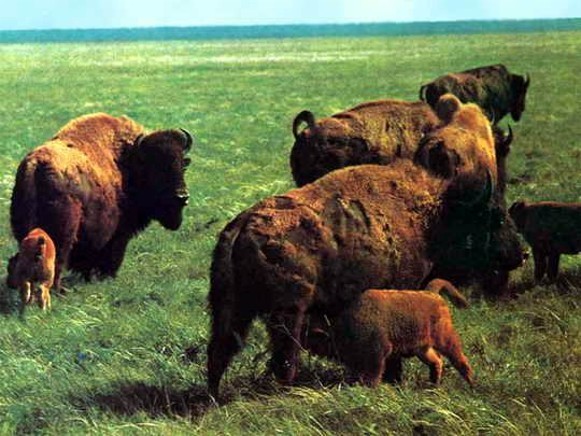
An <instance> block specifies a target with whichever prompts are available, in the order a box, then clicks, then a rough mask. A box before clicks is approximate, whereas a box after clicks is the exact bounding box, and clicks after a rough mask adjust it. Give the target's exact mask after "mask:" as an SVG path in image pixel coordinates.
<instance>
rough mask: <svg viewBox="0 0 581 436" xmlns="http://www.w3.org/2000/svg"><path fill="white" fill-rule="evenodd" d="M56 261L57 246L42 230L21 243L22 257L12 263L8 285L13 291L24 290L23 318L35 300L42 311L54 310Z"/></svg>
mask: <svg viewBox="0 0 581 436" xmlns="http://www.w3.org/2000/svg"><path fill="white" fill-rule="evenodd" d="M55 258H56V250H55V246H54V243H53V241H52V239H51V238H50V236H48V234H47V233H46V232H45V231H44V230H42V229H39V228H36V229H33V230H31V231H30V233H28V235H26V237H25V238H24V239H23V240H22V241H20V248H19V251H18V253H17V254H16V255H14V256H12V258H11V259H10V261H9V262H8V277H7V280H6V281H7V284H8V286H10V287H11V288H18V289H19V290H20V300H21V304H20V313H21V314H23V313H24V308H25V307H26V305H27V304H29V303H30V302H31V301H32V299H33V298H34V299H36V300H37V302H38V305H39V307H40V308H41V309H42V310H46V308H47V307H48V308H50V288H51V287H52V285H53V281H54V271H55ZM35 285H38V287H36V286H35ZM32 291H34V293H32Z"/></svg>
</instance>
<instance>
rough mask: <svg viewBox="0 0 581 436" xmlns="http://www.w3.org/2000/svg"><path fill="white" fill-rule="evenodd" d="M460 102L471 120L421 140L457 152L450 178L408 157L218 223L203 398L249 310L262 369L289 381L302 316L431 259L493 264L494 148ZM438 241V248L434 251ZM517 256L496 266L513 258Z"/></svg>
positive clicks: (414, 282) (409, 274) (239, 341)
mask: <svg viewBox="0 0 581 436" xmlns="http://www.w3.org/2000/svg"><path fill="white" fill-rule="evenodd" d="M466 106H468V107H466ZM466 106H465V105H462V104H460V103H458V104H457V105H450V106H449V107H450V108H451V109H450V110H453V111H464V110H468V111H469V112H470V113H471V114H472V115H473V116H474V117H476V118H477V119H470V116H469V115H468V114H466V115H463V114H457V116H452V115H451V116H450V117H449V118H450V123H449V124H448V125H446V126H445V127H444V128H442V129H439V131H438V132H437V134H436V133H433V134H431V136H429V137H428V140H429V141H430V142H429V143H428V144H427V145H426V146H427V147H429V148H433V150H431V151H429V150H428V154H429V156H430V157H432V158H434V159H436V160H437V161H438V162H440V161H442V162H443V161H444V160H445V159H447V158H448V157H449V156H451V155H453V154H454V148H456V147H457V148H458V150H457V151H456V154H457V155H459V156H462V159H458V160H456V161H455V162H456V163H457V165H458V167H457V168H456V170H455V171H454V176H453V177H451V178H442V177H440V176H438V175H437V174H438V171H437V169H436V171H434V172H435V173H436V174H434V173H431V172H428V170H426V169H424V168H422V167H420V166H418V165H415V164H414V163H413V162H411V161H410V160H407V159H402V160H397V161H396V162H394V163H392V164H391V165H388V166H379V165H361V166H355V167H349V168H344V169H341V170H337V171H333V172H331V173H330V174H328V175H326V176H325V177H323V178H321V179H319V180H317V181H316V182H314V183H311V184H308V185H306V186H304V187H302V188H298V189H295V190H292V191H290V192H288V193H287V194H285V195H279V196H275V197H271V198H268V199H266V200H263V201H261V202H259V203H258V204H257V205H255V206H254V207H252V208H250V209H248V210H246V211H244V212H242V213H241V214H240V215H238V216H237V217H236V218H235V219H234V220H233V221H231V222H230V223H229V224H228V225H227V226H226V227H225V228H224V230H223V231H222V232H221V234H220V237H219V240H218V243H217V245H216V248H215V250H214V254H213V261H212V267H211V286H210V294H209V302H210V308H211V316H212V336H211V340H210V343H209V346H208V385H209V391H210V393H211V394H212V395H217V393H218V387H219V383H220V379H221V377H222V375H223V373H224V371H225V370H226V367H227V366H228V364H229V363H230V360H231V359H232V357H233V356H234V354H235V353H236V352H237V351H238V350H239V349H240V348H241V347H242V345H243V342H244V340H245V338H246V336H247V333H248V329H249V327H250V324H251V322H252V321H253V320H254V318H256V317H257V316H263V317H264V318H265V319H266V324H267V328H268V331H269V334H270V337H271V343H272V360H271V367H272V369H273V371H274V373H275V375H276V376H277V378H278V379H279V380H280V381H282V382H284V383H289V382H291V381H292V380H293V378H294V376H295V371H296V366H297V352H298V347H299V343H300V333H301V329H302V325H303V319H304V316H305V314H306V313H307V312H308V311H312V310H321V311H323V312H324V313H330V314H332V313H334V312H336V311H338V310H339V309H341V308H342V307H345V305H347V304H350V303H351V302H352V301H353V300H355V299H356V298H357V297H358V296H359V295H360V294H361V293H362V292H363V291H364V290H365V289H370V288H391V289H418V288H419V287H420V286H421V284H422V283H423V282H425V280H426V279H427V278H428V277H430V275H432V274H433V272H434V271H439V270H443V269H445V268H441V267H440V265H441V264H443V265H445V266H446V267H447V268H448V269H449V268H451V267H452V266H454V265H460V267H461V268H469V267H470V268H472V269H474V270H479V269H489V268H492V263H493V262H497V261H500V260H499V259H491V257H492V256H491V255H490V253H491V252H492V250H491V247H490V244H488V242H489V241H490V239H491V238H490V233H491V227H489V225H488V223H489V221H490V209H491V199H492V190H493V185H494V183H493V179H495V178H496V177H495V175H496V168H495V164H494V161H493V160H491V159H492V158H493V156H494V150H493V148H494V144H493V143H492V139H491V132H490V127H489V123H488V121H487V120H486V118H485V117H484V115H483V114H482V112H480V111H479V109H478V108H477V107H476V106H474V105H466ZM465 123H467V124H469V125H470V126H471V128H470V130H469V129H467V128H466V127H467V125H466V124H465ZM485 126H488V130H486V128H485ZM463 132H469V133H466V136H465V137H464V138H463V139H462V140H461V141H460V140H459V139H458V138H457V137H456V136H457V135H459V134H462V135H464V133H463ZM470 132H471V133H470ZM479 135H483V136H482V137H480V136H479ZM432 140H433V141H435V142H434V143H432ZM482 142H484V143H485V144H482ZM431 145H433V147H430V146H431ZM484 145H486V146H484ZM438 153H440V154H441V156H442V158H441V159H439V160H438V156H437V155H438ZM485 162H488V163H489V165H490V167H489V168H485V167H484V164H485ZM430 171H432V170H430ZM450 228H453V229H454V231H453V232H451V231H450V230H449V229H450ZM442 234H444V235H451V236H452V235H453V238H451V239H450V238H443V237H442V236H441V235H442ZM468 241H470V243H468ZM481 242H482V243H481ZM512 242H513V241H512V240H509V241H504V242H503V243H512ZM441 244H445V245H446V247H445V248H444V249H442V248H440V247H437V245H441ZM458 244H459V245H460V246H458ZM455 247H457V248H458V249H457V250H455V249H454V248H455ZM518 248H519V249H520V245H519V246H518ZM515 251H516V252H518V255H519V256H520V254H521V252H520V251H519V250H518V249H517V250H512V249H509V250H505V252H506V253H511V254H512V253H513V252H515ZM442 256H444V257H445V258H442ZM519 256H516V257H517V259H502V262H507V263H508V262H512V263H516V264H520V262H521V261H522V259H521V258H520V257H519ZM450 271H451V270H450ZM444 277H445V276H444Z"/></svg>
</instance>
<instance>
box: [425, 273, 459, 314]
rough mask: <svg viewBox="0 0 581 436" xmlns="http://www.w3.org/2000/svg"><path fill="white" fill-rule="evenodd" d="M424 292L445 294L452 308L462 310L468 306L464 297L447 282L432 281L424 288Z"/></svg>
mask: <svg viewBox="0 0 581 436" xmlns="http://www.w3.org/2000/svg"><path fill="white" fill-rule="evenodd" d="M426 290H427V291H430V292H434V293H436V294H442V293H443V294H445V295H446V296H447V297H448V298H449V299H450V301H451V302H452V303H453V304H454V306H456V307H459V308H461V309H464V308H466V307H468V306H469V304H468V300H466V297H464V295H462V294H461V293H460V291H459V290H458V289H456V287H455V286H454V285H453V284H452V283H450V282H449V281H447V280H442V279H434V280H432V281H431V282H430V283H428V285H427V286H426Z"/></svg>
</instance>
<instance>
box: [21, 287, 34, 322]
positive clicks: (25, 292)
mask: <svg viewBox="0 0 581 436" xmlns="http://www.w3.org/2000/svg"><path fill="white" fill-rule="evenodd" d="M31 297H32V295H31V289H30V282H24V283H23V284H22V285H21V286H20V316H22V315H23V314H24V309H25V308H26V305H27V304H28V303H30V298H31Z"/></svg>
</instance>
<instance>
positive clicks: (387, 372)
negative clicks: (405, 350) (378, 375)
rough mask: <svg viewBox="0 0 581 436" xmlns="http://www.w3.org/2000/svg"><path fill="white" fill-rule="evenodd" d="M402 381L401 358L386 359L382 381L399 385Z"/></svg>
mask: <svg viewBox="0 0 581 436" xmlns="http://www.w3.org/2000/svg"><path fill="white" fill-rule="evenodd" d="M402 379H403V366H402V359H401V357H399V356H398V357H392V356H390V357H388V358H387V359H385V369H384V371H383V381H385V382H387V383H401V381H402Z"/></svg>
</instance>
